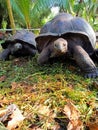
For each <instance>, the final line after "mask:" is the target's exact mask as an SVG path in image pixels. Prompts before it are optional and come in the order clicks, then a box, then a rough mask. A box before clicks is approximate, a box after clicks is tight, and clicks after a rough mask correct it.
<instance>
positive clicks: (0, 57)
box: [0, 48, 10, 60]
mask: <svg viewBox="0 0 98 130" xmlns="http://www.w3.org/2000/svg"><path fill="white" fill-rule="evenodd" d="M9 55H10V49H8V48H7V49H5V50H3V52H2V53H1V54H0V60H8V59H9Z"/></svg>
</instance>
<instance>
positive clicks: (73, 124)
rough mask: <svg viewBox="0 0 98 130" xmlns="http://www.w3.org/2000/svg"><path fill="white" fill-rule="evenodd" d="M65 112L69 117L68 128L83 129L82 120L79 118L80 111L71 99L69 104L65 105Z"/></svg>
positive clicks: (69, 129) (72, 129) (73, 129)
mask: <svg viewBox="0 0 98 130" xmlns="http://www.w3.org/2000/svg"><path fill="white" fill-rule="evenodd" d="M64 113H65V114H66V116H67V117H68V119H69V124H68V126H67V130H81V129H82V127H83V125H82V122H81V120H80V119H79V117H80V113H79V111H78V110H77V108H76V107H75V105H74V104H73V103H72V102H71V101H68V102H67V105H65V107H64Z"/></svg>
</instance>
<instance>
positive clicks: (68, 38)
mask: <svg viewBox="0 0 98 130" xmlns="http://www.w3.org/2000/svg"><path fill="white" fill-rule="evenodd" d="M35 40H36V42H37V48H38V51H39V53H40V55H39V57H38V64H39V65H42V64H44V63H47V62H48V61H49V59H50V58H52V57H58V56H62V55H63V56H64V55H65V56H66V55H67V53H68V54H69V58H70V57H72V58H73V59H74V60H75V61H76V63H77V64H78V65H79V67H80V68H81V70H82V71H83V72H84V76H85V77H88V78H95V77H98V69H97V68H96V66H95V64H94V62H93V61H92V59H91V58H90V56H91V55H93V54H94V52H95V46H96V36H95V33H94V30H93V29H92V27H91V26H90V25H89V23H88V22H87V21H85V20H84V19H83V18H80V17H73V16H72V15H71V14H68V13H60V14H58V15H57V16H55V17H54V18H53V19H52V20H51V21H49V22H47V23H46V24H45V25H44V26H43V27H42V29H41V31H40V34H39V36H38V37H36V39H35Z"/></svg>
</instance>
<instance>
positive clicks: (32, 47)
mask: <svg viewBox="0 0 98 130" xmlns="http://www.w3.org/2000/svg"><path fill="white" fill-rule="evenodd" d="M1 46H2V48H3V49H4V50H3V52H2V53H1V54H0V59H1V60H8V59H9V56H10V55H13V56H15V57H21V56H34V55H35V54H36V42H35V35H34V33H32V32H31V31H27V30H20V31H17V32H16V33H15V34H14V35H12V36H11V37H9V38H8V39H7V40H5V41H4V42H3V43H2V44H1Z"/></svg>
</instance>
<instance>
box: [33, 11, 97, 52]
mask: <svg viewBox="0 0 98 130" xmlns="http://www.w3.org/2000/svg"><path fill="white" fill-rule="evenodd" d="M73 34H77V37H78V36H79V35H82V36H83V38H86V42H85V45H84V46H85V48H86V49H87V50H89V51H88V52H90V53H92V51H93V50H94V48H95V46H96V36H95V32H94V30H93V29H92V27H91V26H90V24H89V23H88V22H87V21H86V20H84V19H83V18H81V17H74V16H72V15H71V14H68V13H60V14H58V15H57V16H55V17H54V18H53V19H52V20H51V21H49V22H47V23H46V24H45V25H44V26H43V27H42V28H41V31H40V34H39V36H37V37H36V39H35V40H36V42H37V48H38V51H39V52H41V51H42V50H43V48H44V46H45V44H47V43H49V41H50V40H51V39H52V38H54V37H63V38H64V36H65V37H66V36H68V35H73ZM73 36H74V35H73ZM86 43H87V44H86ZM86 46H87V47H86Z"/></svg>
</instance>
